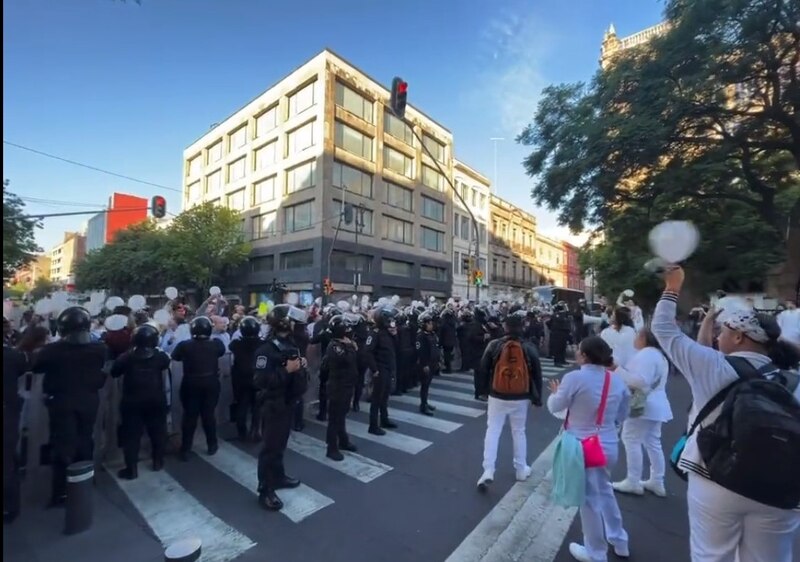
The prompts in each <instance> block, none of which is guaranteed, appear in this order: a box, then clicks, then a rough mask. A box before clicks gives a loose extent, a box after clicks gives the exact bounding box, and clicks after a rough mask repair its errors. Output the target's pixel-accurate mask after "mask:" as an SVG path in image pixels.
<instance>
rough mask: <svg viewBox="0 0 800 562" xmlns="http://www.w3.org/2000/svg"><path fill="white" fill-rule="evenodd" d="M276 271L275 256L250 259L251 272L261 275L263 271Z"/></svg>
mask: <svg viewBox="0 0 800 562" xmlns="http://www.w3.org/2000/svg"><path fill="white" fill-rule="evenodd" d="M273 269H275V256H257V257H255V258H250V271H251V272H252V273H260V272H262V271H272V270H273Z"/></svg>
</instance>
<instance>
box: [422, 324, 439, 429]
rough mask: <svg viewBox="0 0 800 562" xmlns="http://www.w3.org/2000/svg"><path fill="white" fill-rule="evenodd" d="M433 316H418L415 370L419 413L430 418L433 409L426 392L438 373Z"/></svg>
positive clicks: (437, 352) (437, 341)
mask: <svg viewBox="0 0 800 562" xmlns="http://www.w3.org/2000/svg"><path fill="white" fill-rule="evenodd" d="M433 320H434V318H433V314H432V313H431V312H427V311H426V312H423V313H422V314H420V315H419V319H418V321H419V326H420V330H419V333H417V341H416V349H417V369H418V370H419V380H420V383H421V387H420V390H419V411H420V412H421V413H423V414H425V415H426V416H432V415H433V412H434V410H436V408H435V407H433V406H431V405H430V404H428V390H429V389H430V387H431V378H432V377H433V376H434V375H435V374H436V373H437V372H438V371H439V360H440V359H441V356H440V350H439V338H437V337H436V332H435V331H434V322H433Z"/></svg>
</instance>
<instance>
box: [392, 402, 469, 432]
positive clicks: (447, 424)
mask: <svg viewBox="0 0 800 562" xmlns="http://www.w3.org/2000/svg"><path fill="white" fill-rule="evenodd" d="M389 417H390V418H391V419H393V420H397V421H401V422H404V423H410V424H411V425H417V426H419V427H424V428H425V429H431V430H433V431H439V432H441V433H453V432H454V431H455V430H456V429H458V428H459V427H461V424H460V423H456V422H451V421H447V420H443V419H439V418H436V417H430V416H426V415H424V414H418V413H416V412H409V411H408V410H400V409H397V408H394V409H393V410H392V411H391V412H389Z"/></svg>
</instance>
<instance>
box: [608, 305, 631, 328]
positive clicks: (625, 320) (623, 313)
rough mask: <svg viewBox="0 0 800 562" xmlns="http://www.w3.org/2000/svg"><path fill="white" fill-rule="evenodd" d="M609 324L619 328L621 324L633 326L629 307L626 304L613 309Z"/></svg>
mask: <svg viewBox="0 0 800 562" xmlns="http://www.w3.org/2000/svg"><path fill="white" fill-rule="evenodd" d="M611 324H612V325H613V326H614V328H615V329H617V330H620V329H622V327H623V326H630V327H631V328H633V327H634V326H633V318H632V317H631V309H630V308H628V307H627V306H618V307H617V308H615V309H614V316H613V318H612V319H611Z"/></svg>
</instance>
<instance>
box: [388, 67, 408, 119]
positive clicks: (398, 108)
mask: <svg viewBox="0 0 800 562" xmlns="http://www.w3.org/2000/svg"><path fill="white" fill-rule="evenodd" d="M407 98H408V82H406V81H405V80H403V79H402V78H400V77H399V76H395V78H394V80H392V94H391V97H390V99H389V106H390V109H391V110H392V113H394V114H395V115H396V116H397V117H399V118H400V119H403V117H405V114H406V100H407Z"/></svg>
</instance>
